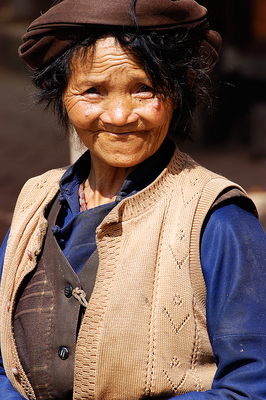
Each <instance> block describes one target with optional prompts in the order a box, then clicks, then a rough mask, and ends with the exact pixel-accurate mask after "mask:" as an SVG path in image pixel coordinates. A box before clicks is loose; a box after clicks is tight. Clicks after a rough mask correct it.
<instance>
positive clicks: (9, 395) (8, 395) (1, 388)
mask: <svg viewBox="0 0 266 400" xmlns="http://www.w3.org/2000/svg"><path fill="white" fill-rule="evenodd" d="M8 237H9V231H8V233H7V235H6V237H5V239H4V241H3V244H2V246H1V249H0V280H1V277H2V271H3V265H4V258H5V252H6V245H7V240H8ZM0 399H5V400H23V399H24V400H25V397H23V396H21V394H20V393H18V391H17V390H16V389H14V388H13V386H12V385H11V383H10V381H9V379H8V378H7V376H6V374H5V370H4V366H3V360H2V356H1V353H0Z"/></svg>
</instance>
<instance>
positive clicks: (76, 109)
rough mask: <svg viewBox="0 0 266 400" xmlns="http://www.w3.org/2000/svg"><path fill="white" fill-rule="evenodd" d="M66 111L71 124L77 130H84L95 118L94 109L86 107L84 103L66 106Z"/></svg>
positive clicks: (86, 104) (79, 102) (89, 106)
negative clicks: (77, 128)
mask: <svg viewBox="0 0 266 400" xmlns="http://www.w3.org/2000/svg"><path fill="white" fill-rule="evenodd" d="M66 110H67V113H68V117H69V119H70V121H71V123H72V124H73V125H74V126H77V127H79V128H86V127H87V126H89V125H90V124H91V123H92V122H93V121H94V120H95V119H96V117H97V110H96V107H94V106H92V105H88V103H86V102H84V101H78V102H76V103H74V104H72V105H71V107H68V106H67V105H66Z"/></svg>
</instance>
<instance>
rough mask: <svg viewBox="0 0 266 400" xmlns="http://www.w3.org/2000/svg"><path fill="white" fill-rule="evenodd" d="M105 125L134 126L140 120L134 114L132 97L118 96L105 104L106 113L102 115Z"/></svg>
mask: <svg viewBox="0 0 266 400" xmlns="http://www.w3.org/2000/svg"><path fill="white" fill-rule="evenodd" d="M101 120H102V122H103V123H107V124H112V125H115V126H124V125H128V124H132V123H134V122H136V121H137V120H138V115H137V114H136V113H135V112H134V105H133V101H132V99H131V98H130V96H121V95H120V96H118V97H117V98H115V99H111V100H109V101H108V102H107V103H106V104H105V109H104V112H103V113H102V115H101Z"/></svg>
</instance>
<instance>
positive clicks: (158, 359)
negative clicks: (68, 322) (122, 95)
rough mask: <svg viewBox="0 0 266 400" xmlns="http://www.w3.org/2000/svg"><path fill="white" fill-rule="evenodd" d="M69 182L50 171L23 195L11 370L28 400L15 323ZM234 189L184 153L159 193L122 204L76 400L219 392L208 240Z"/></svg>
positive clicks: (4, 328)
mask: <svg viewBox="0 0 266 400" xmlns="http://www.w3.org/2000/svg"><path fill="white" fill-rule="evenodd" d="M61 175H62V171H52V172H49V173H47V174H45V175H44V176H42V177H41V178H35V179H34V180H32V181H31V182H30V183H28V184H26V187H25V189H24V190H23V191H22V194H21V196H20V197H19V200H18V205H17V207H16V211H15V214H14V222H13V224H12V230H11V234H10V239H9V242H8V247H7V255H6V259H5V264H4V271H3V278H2V284H1V299H0V300H1V304H0V306H1V341H2V354H3V359H4V365H5V370H6V374H7V376H8V378H9V379H10V381H11V383H12V384H13V386H14V387H15V388H16V389H17V390H18V391H19V392H20V393H22V394H23V395H24V396H25V397H26V398H28V399H35V398H36V397H35V394H34V392H33V390H32V388H31V385H30V383H29V381H28V379H27V377H26V375H25V372H24V371H23V368H22V366H21V363H20V361H19V358H18V354H17V350H16V344H15V339H14V336H13V332H12V318H13V312H14V305H15V299H16V293H17V291H18V289H19V287H20V284H21V282H22V280H23V278H24V277H25V276H26V275H27V274H28V273H29V272H30V271H32V270H33V268H34V267H35V266H36V259H37V256H38V254H39V253H40V251H41V248H42V243H43V239H44V235H45V231H46V224H47V222H46V219H45V210H46V209H47V206H48V205H49V203H50V202H51V200H52V199H53V198H54V196H55V194H56V192H57V190H58V181H59V179H60V177H61ZM231 186H232V187H234V186H235V185H234V184H232V183H231V182H229V181H228V180H226V179H225V178H223V177H220V176H218V175H216V174H214V173H212V172H209V171H207V170H205V169H204V168H202V167H200V166H198V164H196V163H195V162H194V161H192V160H191V159H190V158H189V157H188V156H186V155H185V154H181V153H179V152H178V150H176V152H175V154H174V156H173V158H172V160H171V162H170V163H169V165H168V167H167V168H166V169H165V170H164V171H163V172H162V173H161V175H160V176H159V177H158V178H157V179H156V180H155V181H154V182H153V183H152V184H151V185H149V186H148V187H147V188H145V189H144V190H142V191H141V192H139V193H137V194H136V195H134V196H132V197H129V198H126V199H124V200H123V201H121V202H120V203H119V205H118V206H117V207H115V208H114V209H113V210H112V211H111V212H110V213H109V214H108V215H107V217H106V218H105V219H104V221H103V222H102V224H101V225H100V226H99V227H98V229H97V237H96V240H97V247H98V253H99V268H98V273H97V278H96V283H95V287H94V290H93V293H92V296H91V298H90V301H89V304H88V307H87V309H86V312H85V315H84V318H83V322H82V325H81V328H80V332H79V335H78V340H77V346H76V355H75V379H74V396H73V398H74V399H75V400H78V399H79V400H80V399H97V400H100V399H105V400H109V399H110V400H114V399H116V400H119V399H121V400H122V399H123V400H130V399H132V400H133V399H140V398H144V397H150V396H160V399H162V398H164V397H165V398H167V397H168V398H169V397H171V396H173V395H179V394H183V393H186V392H190V391H204V390H207V389H210V387H211V383H212V380H213V376H214V373H215V369H216V367H215V365H214V363H213V359H212V350H211V346H210V342H209V339H208V334H207V329H206V317H205V295H206V293H205V291H206V290H205V284H204V279H203V274H202V270H201V266H200V232H201V227H202V223H203V221H204V218H205V216H206V214H207V212H208V210H209V209H210V207H211V205H212V203H213V202H214V200H215V199H216V198H217V196H218V195H219V194H220V193H221V192H222V191H223V190H224V189H225V188H228V187H231ZM12 367H16V368H17V370H18V372H19V374H18V375H14V373H13V370H12Z"/></svg>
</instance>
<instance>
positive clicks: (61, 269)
mask: <svg viewBox="0 0 266 400" xmlns="http://www.w3.org/2000/svg"><path fill="white" fill-rule="evenodd" d="M59 207H60V206H59V204H58V202H57V201H55V203H54V204H53V206H52V209H51V211H50V212H49V217H48V229H47V235H46V239H45V243H44V249H43V251H42V256H41V258H40V260H39V261H38V264H37V267H36V269H35V270H34V271H33V272H32V273H31V274H29V275H28V276H27V277H26V278H25V279H24V281H23V283H22V285H21V289H20V293H19V295H18V297H17V306H16V309H15V313H14V335H15V338H16V345H17V349H18V354H19V358H20V361H21V363H22V366H23V369H24V371H25V373H26V375H27V377H28V379H29V381H30V383H31V385H32V387H33V389H34V393H35V396H36V398H37V399H46V398H47V399H58V400H59V399H63V400H72V398H73V382H74V360H75V346H76V337H77V333H78V328H79V324H80V318H81V316H82V313H83V312H84V307H83V305H81V304H80V302H79V301H78V299H77V298H76V297H74V296H73V294H72V291H73V290H74V289H82V290H84V291H85V293H86V298H87V300H89V297H90V293H91V292H92V290H93V286H94V281H95V278H96V272H97V268H98V257H97V255H96V257H95V256H94V254H93V255H92V256H91V257H90V258H89V259H88V260H87V262H86V264H85V265H84V268H83V269H82V271H81V273H80V274H79V275H78V276H77V275H76V274H75V273H73V269H72V267H71V265H70V264H69V263H68V261H67V259H66V258H65V257H64V254H63V253H62V251H61V249H60V247H59V246H58V244H57V242H56V239H55V238H54V236H53V233H52V230H51V227H52V226H53V224H54V223H55V220H56V216H57V213H58V209H59Z"/></svg>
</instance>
